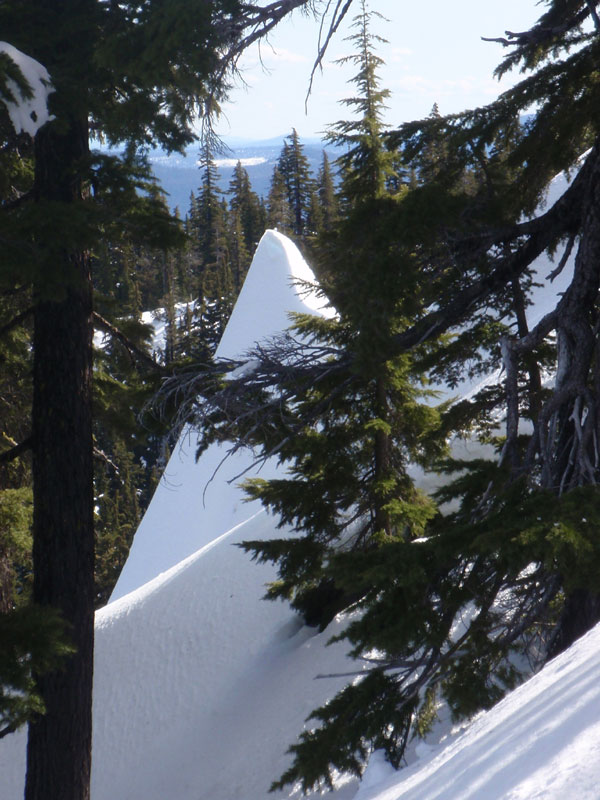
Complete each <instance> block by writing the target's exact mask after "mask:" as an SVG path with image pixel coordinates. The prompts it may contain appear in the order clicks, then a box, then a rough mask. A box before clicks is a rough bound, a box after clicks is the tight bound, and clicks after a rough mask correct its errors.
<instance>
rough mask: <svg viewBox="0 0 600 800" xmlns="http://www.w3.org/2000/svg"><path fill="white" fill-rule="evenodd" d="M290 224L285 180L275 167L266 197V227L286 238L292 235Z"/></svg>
mask: <svg viewBox="0 0 600 800" xmlns="http://www.w3.org/2000/svg"><path fill="white" fill-rule="evenodd" d="M292 224H293V223H292V209H291V206H290V201H289V199H288V193H287V187H286V185H285V180H284V177H283V175H282V174H281V172H280V171H279V167H275V168H274V169H273V177H272V179H271V188H270V189H269V195H268V197H267V225H268V226H269V228H274V229H275V230H278V231H279V232H280V233H283V234H285V235H286V236H287V235H291V234H292Z"/></svg>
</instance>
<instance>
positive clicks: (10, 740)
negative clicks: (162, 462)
mask: <svg viewBox="0 0 600 800" xmlns="http://www.w3.org/2000/svg"><path fill="white" fill-rule="evenodd" d="M311 279H312V273H311V272H310V270H309V269H308V267H307V266H306V264H305V262H304V261H303V259H302V257H301V256H300V253H299V252H298V250H297V249H296V247H295V246H294V245H293V244H292V243H291V242H290V241H289V240H288V239H286V238H285V237H283V236H281V235H280V234H278V233H276V232H275V231H269V232H267V233H266V234H265V235H264V237H263V238H262V240H261V242H260V245H259V247H258V250H257V253H256V255H255V258H254V260H253V262H252V266H251V268H250V271H249V273H248V277H247V279H246V282H245V284H244V287H243V289H242V293H241V295H240V298H239V300H238V303H237V304H236V308H235V310H234V312H233V314H232V317H231V320H230V322H229V324H228V326H227V330H226V332H225V334H224V336H223V340H222V342H221V345H220V348H219V355H220V356H222V357H224V358H226V357H232V356H235V355H239V354H242V353H243V351H244V350H245V349H246V348H247V347H248V345H249V344H251V343H252V342H253V341H254V340H255V339H262V338H265V337H267V336H270V335H272V334H275V333H277V332H278V331H280V330H281V329H283V328H285V327H287V325H288V324H289V320H288V315H287V314H288V312H289V311H315V312H317V313H320V309H319V305H320V303H319V301H318V300H317V299H316V298H315V297H314V296H305V295H304V294H302V293H301V292H299V290H298V288H297V286H296V285H295V283H294V282H295V281H298V280H311ZM221 458H222V451H221V450H220V449H219V448H218V447H216V446H215V447H214V448H211V450H209V451H207V453H206V454H204V455H203V457H202V459H201V460H200V462H199V463H196V461H195V459H194V446H193V442H189V441H188V439H187V438H186V437H184V440H183V442H182V449H178V450H177V451H176V452H175V453H174V455H173V457H172V458H171V461H170V462H169V466H168V468H167V480H165V481H163V482H161V484H160V486H159V488H158V489H157V491H156V493H155V496H154V498H153V500H152V503H151V504H150V507H149V509H148V511H147V513H146V516H145V518H144V520H143V522H142V525H141V526H140V529H139V530H138V532H137V534H136V537H135V541H134V546H133V548H132V551H131V554H130V557H129V560H128V562H127V565H126V567H125V569H124V571H123V575H122V576H121V579H120V580H119V584H118V586H117V587H116V589H115V593H114V594H115V598H119V599H116V600H115V601H114V602H111V603H110V604H109V605H108V606H107V607H106V608H104V609H102V610H101V611H100V612H99V613H98V614H97V622H96V637H97V638H96V661H95V686H94V734H93V735H94V751H93V775H92V799H93V800H141V798H144V800H261V799H262V798H266V796H267V794H268V788H269V785H270V783H271V781H272V780H274V779H275V778H278V777H279V775H280V774H281V773H282V772H283V770H284V769H285V768H286V766H287V764H288V757H287V756H286V755H285V750H286V748H287V746H288V745H289V744H291V743H292V742H294V741H295V739H296V737H297V735H298V733H299V731H300V730H301V729H302V725H303V723H304V720H305V718H306V716H307V715H308V714H309V712H310V711H311V710H313V709H314V708H315V707H316V706H318V705H320V704H322V703H323V702H325V701H326V700H327V698H328V697H330V696H332V694H334V693H335V692H337V691H338V689H339V688H341V686H342V684H343V682H344V679H342V678H337V679H332V678H321V679H318V678H316V676H317V675H319V674H329V673H332V672H343V671H348V670H349V669H356V665H355V664H354V662H349V661H348V660H347V658H346V656H345V647H344V646H343V645H335V646H331V647H326V642H327V640H328V639H329V638H330V636H331V635H332V634H333V633H335V630H336V629H337V627H338V626H339V625H341V623H340V622H336V623H333V625H332V626H330V628H329V629H328V631H327V632H326V633H323V634H317V633H316V631H315V630H314V629H309V628H306V627H304V626H303V625H302V623H301V621H300V619H299V618H298V617H297V616H296V615H295V614H294V613H292V612H291V611H290V609H289V608H288V607H287V606H286V605H285V604H283V603H276V604H275V603H267V602H263V601H262V599H261V598H262V596H263V594H264V591H265V584H266V583H267V582H268V581H269V580H272V579H273V578H274V577H275V576H274V571H273V569H272V568H270V567H266V566H257V565H256V564H254V563H252V562H251V561H250V559H249V557H248V556H247V555H246V554H245V553H243V552H242V551H241V550H240V549H239V548H237V547H234V546H233V545H234V543H235V542H239V541H240V540H242V539H245V538H247V539H255V538H268V537H270V536H275V535H277V536H280V535H285V531H284V532H283V533H282V532H281V531H278V530H277V529H276V524H275V520H274V519H273V518H270V517H269V516H268V515H267V514H266V513H265V512H264V511H262V510H261V508H260V506H258V505H252V504H244V503H243V502H242V492H241V490H240V489H239V488H238V487H237V486H235V485H232V484H229V483H228V482H227V478H228V477H229V476H230V475H231V474H235V473H236V472H237V471H239V469H240V468H243V467H245V466H247V465H248V463H249V456H243V455H242V456H240V457H239V458H238V461H237V463H235V464H234V465H230V464H227V465H226V467H225V468H224V470H222V471H220V472H219V473H218V474H217V476H216V477H215V479H214V480H213V481H212V482H211V483H210V485H209V486H208V489H207V492H206V497H205V499H204V501H203V497H202V495H203V488H204V485H205V484H206V482H207V480H208V479H210V477H211V476H212V473H213V471H214V467H215V465H216V464H217V463H218V462H219V461H220V460H221ZM24 751H25V734H24V733H20V734H19V735H13V736H11V737H7V738H6V739H4V740H2V741H0V798H1V800H17V798H21V797H22V791H23V789H22V787H23V774H24ZM353 793H354V787H353V786H348V787H347V789H346V790H342V792H341V794H340V795H339V796H340V798H345V797H351V796H352V794H353ZM290 796H291V795H290V793H289V792H284V793H280V794H279V797H280V798H284V797H290ZM275 797H277V795H275Z"/></svg>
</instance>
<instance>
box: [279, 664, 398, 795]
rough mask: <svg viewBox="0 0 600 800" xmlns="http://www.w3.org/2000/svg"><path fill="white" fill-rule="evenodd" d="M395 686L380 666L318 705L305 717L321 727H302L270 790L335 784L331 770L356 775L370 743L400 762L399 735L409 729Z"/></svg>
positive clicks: (315, 787) (303, 789)
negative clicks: (284, 767)
mask: <svg viewBox="0 0 600 800" xmlns="http://www.w3.org/2000/svg"><path fill="white" fill-rule="evenodd" d="M397 696H398V687H397V684H396V682H395V681H394V679H393V678H391V677H390V676H388V675H385V674H384V673H383V672H382V671H381V670H374V671H373V672H370V673H369V674H368V675H367V676H366V677H365V678H359V679H357V680H356V681H355V682H353V683H352V684H350V685H349V686H347V687H346V688H345V689H343V690H342V691H341V692H340V693H339V694H338V695H336V697H335V698H334V699H333V700H332V701H331V702H330V703H328V704H327V705H325V706H322V707H321V708H318V709H316V710H315V711H313V713H312V714H311V715H310V717H309V719H308V720H307V722H308V721H310V720H311V719H314V720H318V721H319V722H320V723H321V727H319V728H315V729H314V730H309V731H305V732H304V733H303V734H301V736H300V743H299V744H297V745H292V746H291V747H290V749H289V751H288V752H290V753H292V754H293V755H294V757H295V758H294V764H293V765H292V766H291V767H290V768H289V769H288V770H286V772H285V773H284V774H283V775H282V777H281V778H280V780H278V781H276V782H274V783H273V784H272V785H271V789H270V791H276V790H278V789H283V788H284V787H285V786H286V785H287V784H298V785H299V786H300V788H301V789H302V791H303V792H305V793H308V792H310V791H312V790H314V789H317V788H328V789H333V788H334V783H333V781H334V770H338V771H339V772H341V773H345V774H348V773H349V774H353V775H356V776H360V775H361V772H362V765H363V763H364V761H365V760H366V758H367V756H368V755H369V744H371V746H372V747H373V748H374V749H381V750H383V751H384V752H385V754H386V756H387V758H388V759H389V760H390V762H391V763H392V764H393V765H394V766H396V767H398V766H399V760H398V757H397V751H398V740H400V739H402V738H403V736H405V735H406V733H407V727H408V725H407V722H409V720H410V714H409V713H407V711H406V710H404V709H402V710H398V703H397Z"/></svg>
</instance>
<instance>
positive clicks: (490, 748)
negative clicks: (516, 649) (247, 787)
mask: <svg viewBox="0 0 600 800" xmlns="http://www.w3.org/2000/svg"><path fill="white" fill-rule="evenodd" d="M382 772H383V771H382ZM367 777H368V776H367ZM598 797H600V627H596V628H594V629H593V630H592V631H590V632H589V633H588V634H587V635H586V636H584V637H583V638H582V639H580V640H579V641H578V642H576V643H575V644H574V645H573V646H572V647H571V648H570V649H569V650H567V651H566V652H565V653H562V654H561V655H560V656H558V657H557V658H555V659H554V660H553V661H551V662H550V663H549V664H547V665H546V667H545V668H544V669H543V670H542V671H541V672H540V673H539V674H538V675H536V676H535V677H533V678H531V679H530V680H529V681H528V682H527V683H525V684H523V685H522V686H520V687H519V688H518V689H516V690H515V691H514V692H512V693H511V694H510V695H508V696H507V697H506V698H505V699H504V700H503V701H502V702H500V703H498V705H497V706H495V707H494V708H493V709H491V710H490V711H488V712H487V713H484V714H481V715H479V716H478V717H477V718H476V719H475V720H474V721H473V722H472V723H471V724H470V725H469V726H468V727H467V728H466V730H464V731H463V732H462V734H460V735H458V736H456V737H455V738H453V739H452V738H450V740H449V741H448V742H447V743H444V744H443V745H441V746H439V747H437V748H434V749H432V752H431V753H430V754H429V755H428V756H427V757H426V758H423V759H422V761H421V762H418V763H416V764H414V765H413V766H412V767H408V768H407V769H405V770H402V771H401V772H399V773H396V774H395V775H393V776H389V775H388V776H387V777H384V778H383V780H381V781H377V780H373V781H371V785H370V786H365V785H363V786H362V787H361V788H360V790H359V791H358V793H357V794H356V797H355V800H598Z"/></svg>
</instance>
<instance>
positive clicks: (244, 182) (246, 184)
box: [229, 161, 265, 291]
mask: <svg viewBox="0 0 600 800" xmlns="http://www.w3.org/2000/svg"><path fill="white" fill-rule="evenodd" d="M229 194H230V200H229V206H230V209H231V212H232V214H233V216H234V217H235V216H236V215H237V217H238V219H239V224H240V227H241V231H242V234H243V244H242V242H240V243H239V245H237V248H236V249H237V252H238V253H240V252H243V251H244V250H245V251H246V253H247V254H248V256H247V263H246V262H240V267H241V269H242V273H243V274H242V275H241V280H240V278H238V279H237V280H236V288H237V290H238V291H239V290H240V288H241V282H242V281H243V278H244V276H245V273H246V270H247V268H248V267H249V266H250V260H251V257H252V256H251V254H252V253H254V251H255V250H256V247H257V245H258V242H259V240H260V237H261V236H262V235H263V233H264V231H265V218H264V212H263V208H262V206H261V203H260V199H259V197H258V195H257V194H256V192H253V191H252V187H251V185H250V177H249V176H248V172H247V171H246V170H245V169H244V167H243V166H242V165H241V163H240V162H239V161H238V162H237V164H236V166H235V169H234V171H233V175H232V178H231V181H230V184H229ZM235 224H236V223H234V224H233V225H232V229H233V228H234V227H235Z"/></svg>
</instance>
